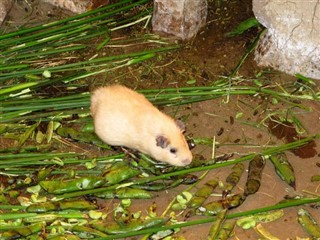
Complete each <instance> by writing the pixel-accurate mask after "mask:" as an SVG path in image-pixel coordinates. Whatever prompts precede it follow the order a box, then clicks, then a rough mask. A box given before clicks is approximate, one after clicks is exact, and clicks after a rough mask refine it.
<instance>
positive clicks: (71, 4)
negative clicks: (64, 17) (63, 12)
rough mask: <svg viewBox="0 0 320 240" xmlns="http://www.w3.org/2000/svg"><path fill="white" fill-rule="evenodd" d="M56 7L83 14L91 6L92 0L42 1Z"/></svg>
mask: <svg viewBox="0 0 320 240" xmlns="http://www.w3.org/2000/svg"><path fill="white" fill-rule="evenodd" d="M43 1H44V2H48V3H50V4H52V5H55V6H57V7H61V8H64V9H68V10H70V11H71V12H74V13H83V12H86V11H88V9H90V8H91V6H92V0H43Z"/></svg>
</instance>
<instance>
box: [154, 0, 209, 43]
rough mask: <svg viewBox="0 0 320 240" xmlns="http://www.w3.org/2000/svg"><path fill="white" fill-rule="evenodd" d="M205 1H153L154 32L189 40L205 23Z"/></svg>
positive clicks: (206, 6)
mask: <svg viewBox="0 0 320 240" xmlns="http://www.w3.org/2000/svg"><path fill="white" fill-rule="evenodd" d="M207 8H208V5H207V0H179V1H176V0H154V12H153V18H152V27H153V30H154V31H158V32H165V33H168V34H172V35H174V36H176V37H178V38H181V39H189V38H191V37H193V36H194V35H196V34H197V32H198V31H199V29H200V28H201V27H202V26H203V25H204V24H205V23H206V18H207Z"/></svg>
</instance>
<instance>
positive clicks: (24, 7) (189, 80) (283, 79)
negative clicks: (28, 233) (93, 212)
mask: <svg viewBox="0 0 320 240" xmlns="http://www.w3.org/2000/svg"><path fill="white" fill-rule="evenodd" d="M27 3H28V4H30V5H28V4H27ZM68 14H69V13H68V12H66V11H63V10H61V9H58V8H54V7H51V6H49V5H48V4H42V3H39V1H38V0H33V1H19V0H18V1H17V3H16V4H15V6H14V8H13V10H12V11H11V13H10V14H9V16H8V18H7V22H6V23H4V25H3V28H6V29H9V28H11V29H12V28H14V27H17V26H27V25H30V24H35V22H36V23H42V22H47V21H52V20H56V19H61V18H63V17H65V16H67V15H68ZM252 16H253V13H252V11H251V1H247V0H244V1H209V15H208V21H207V24H206V26H205V27H204V28H203V29H202V30H201V31H200V32H199V34H198V35H197V36H196V37H195V38H193V39H191V40H190V41H188V42H186V43H184V47H183V48H182V49H180V50H178V51H174V52H171V53H168V54H166V55H163V58H162V59H161V60H159V61H155V62H152V65H151V64H148V63H143V64H141V65H139V66H138V67H137V68H132V67H130V68H129V69H121V70H119V71H117V72H112V73H109V74H108V75H104V76H98V77H94V78H91V79H87V82H88V88H89V89H93V88H95V87H96V86H100V85H104V84H109V83H113V82H120V83H123V84H125V85H127V86H130V87H133V88H136V89H149V88H151V89H153V88H165V87H182V86H207V85H210V84H211V83H213V82H214V81H216V80H217V79H219V78H221V77H223V76H228V75H229V74H230V73H231V72H232V71H233V69H234V68H235V67H236V65H237V64H238V62H239V61H240V59H241V57H242V56H243V54H244V53H245V50H246V48H247V47H248V45H249V44H250V42H252V41H253V39H254V38H255V37H256V35H257V29H254V30H250V31H248V32H245V33H244V34H242V35H241V36H237V37H232V38H228V37H226V36H225V34H226V33H227V32H229V31H230V30H232V29H233V28H234V27H235V26H236V25H237V24H238V23H240V22H241V21H243V20H246V19H248V18H249V17H252ZM131 31H135V29H133V30H132V29H131ZM137 31H139V29H137ZM122 34H125V33H122ZM236 76H237V77H239V78H240V77H241V78H242V79H244V81H243V84H249V85H250V84H252V80H251V79H256V78H257V76H259V81H261V82H263V84H265V85H268V84H270V85H277V84H278V85H291V84H293V83H294V82H295V81H297V79H296V78H295V77H292V76H288V75H286V74H283V73H280V72H277V71H274V70H272V69H263V68H260V67H258V66H257V65H256V63H255V62H254V60H253V55H250V56H249V58H248V59H246V61H245V63H244V64H243V65H242V66H241V68H240V70H239V72H238V73H237V75H236ZM319 86H320V84H319V82H317V85H316V86H313V87H314V90H315V91H319ZM271 101H272V98H271V97H268V96H265V97H262V96H260V95H257V96H245V95H242V96H230V98H229V97H227V96H225V97H221V98H217V99H215V100H210V101H204V102H199V103H195V104H190V105H184V106H179V107H165V108H164V111H165V112H167V113H168V114H169V115H171V116H175V117H176V118H182V119H184V121H185V122H186V124H187V133H186V134H187V135H188V136H189V137H193V138H209V139H213V137H215V140H216V142H217V146H218V147H217V148H216V149H215V156H221V155H224V154H233V158H237V157H240V156H243V155H246V154H249V153H251V152H260V151H261V150H262V149H263V148H265V147H267V146H270V145H277V144H278V145H279V144H283V143H284V142H283V141H282V140H279V139H277V138H276V137H275V136H273V135H272V134H270V131H269V129H268V127H267V123H268V119H269V116H270V114H275V115H276V116H278V117H280V118H283V119H285V118H286V116H290V114H288V111H289V110H290V111H292V112H293V113H294V114H295V116H296V117H297V118H298V119H299V120H300V121H301V123H302V124H303V127H304V128H305V130H306V131H305V133H303V136H311V135H314V134H317V133H320V124H319V121H320V104H319V102H316V101H302V102H300V104H301V105H303V106H304V108H298V107H293V106H292V105H291V104H288V103H286V102H284V101H279V102H278V103H276V104H272V102H271ZM75 144H76V143H75ZM81 148H86V146H81ZM315 149H316V154H312V155H314V156H312V157H307V158H301V157H298V156H296V155H295V154H294V153H292V152H286V156H287V158H288V159H289V160H290V162H291V164H292V165H293V168H294V170H295V176H296V189H293V188H292V187H290V186H288V185H287V184H286V183H284V182H283V181H282V180H281V179H280V178H279V177H278V176H277V175H276V173H275V171H274V167H273V166H272V164H271V163H270V162H269V161H267V163H266V167H265V169H264V171H263V175H262V185H261V188H260V190H259V191H258V192H257V193H256V194H254V195H252V196H249V197H248V198H247V199H246V201H245V202H244V203H243V204H242V205H241V206H240V207H237V208H235V209H233V210H231V213H236V212H241V211H246V210H250V209H255V208H261V207H264V206H269V205H273V204H276V203H277V202H279V201H280V200H282V199H283V198H284V196H286V195H290V196H295V195H307V196H312V195H318V188H319V183H318V182H313V183H312V182H311V181H310V178H311V176H313V175H316V174H319V173H320V169H319V167H318V166H317V164H318V163H319V162H320V161H319V157H320V141H318V140H317V141H316V147H315ZM86 151H88V152H89V153H92V154H96V153H97V152H99V149H98V148H96V147H92V146H87V149H86ZM192 151H193V153H194V155H195V156H196V158H202V159H205V160H209V159H211V157H212V146H209V145H198V146H196V147H195V148H194V149H193V150H192ZM245 167H246V169H247V168H248V162H245ZM230 168H231V167H224V168H220V169H215V170H211V171H210V172H209V173H208V174H207V175H206V177H205V179H203V180H202V184H203V183H204V182H206V181H207V180H209V179H212V178H218V179H219V180H221V181H222V182H223V181H224V180H225V178H226V176H227V175H228V174H229V173H230ZM198 175H200V173H198ZM245 181H246V173H245V174H244V176H243V177H242V178H241V180H240V183H239V184H238V186H237V187H236V189H235V190H234V193H243V191H244V186H245ZM202 184H199V186H201V185H202ZM199 186H196V187H195V189H193V190H192V191H191V192H194V191H195V190H196V189H198V188H199ZM186 188H188V186H185V185H180V186H179V187H177V188H174V189H170V190H166V191H160V192H156V193H155V198H154V199H152V200H135V201H134V203H133V209H135V210H142V211H144V210H145V209H146V207H148V206H151V205H152V204H153V203H155V204H156V206H157V213H158V214H161V213H162V212H163V211H164V210H165V209H166V207H167V206H168V204H169V203H170V202H171V201H172V200H173V199H174V198H175V196H176V195H177V194H180V193H181V191H183V190H185V189H186ZM216 192H217V193H219V191H216ZM213 199H217V197H215V196H212V197H211V200H213ZM116 202H118V200H113V201H111V202H109V201H108V202H106V203H105V204H106V206H109V208H110V210H111V209H112V206H113V203H116ZM299 208H300V207H294V208H288V209H285V210H284V212H285V215H284V216H283V217H282V218H281V219H279V220H277V221H274V222H271V223H265V224H263V226H264V227H265V228H266V229H267V230H268V231H270V232H271V233H272V234H273V235H275V236H276V237H278V238H279V239H296V237H300V238H306V237H307V234H306V233H305V232H304V230H303V228H302V227H301V226H300V225H299V224H298V222H297V211H298V209H299ZM303 208H305V209H307V210H309V211H310V212H311V213H312V214H313V216H314V217H315V219H316V220H318V221H319V222H320V213H319V210H318V209H317V208H314V207H311V206H303ZM198 218H199V219H200V217H192V218H191V219H189V220H194V219H198ZM209 229H210V224H202V225H197V226H193V227H187V228H183V229H181V231H180V232H179V233H177V236H183V237H184V238H185V239H187V240H193V239H200V240H202V239H206V238H207V235H208V231H209ZM258 238H259V236H258V235H257V233H256V232H255V231H254V230H253V229H250V230H243V229H242V228H240V227H236V228H235V231H234V236H233V237H232V238H231V239H258ZM132 239H139V237H135V238H132Z"/></svg>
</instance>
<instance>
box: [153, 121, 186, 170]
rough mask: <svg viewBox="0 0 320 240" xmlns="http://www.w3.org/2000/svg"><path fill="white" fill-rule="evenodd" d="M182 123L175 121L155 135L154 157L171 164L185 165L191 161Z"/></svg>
mask: <svg viewBox="0 0 320 240" xmlns="http://www.w3.org/2000/svg"><path fill="white" fill-rule="evenodd" d="M184 131H185V127H184V124H183V123H182V122H180V121H176V122H175V123H174V126H173V127H171V128H166V129H164V130H163V132H161V133H160V134H157V136H155V140H154V146H153V147H152V149H153V151H152V155H153V157H154V158H155V159H157V160H159V161H162V162H166V163H169V164H171V165H173V166H187V165H189V164H190V163H191V161H192V153H191V151H190V149H189V146H188V144H187V141H186V139H185V137H184V135H183V132H184Z"/></svg>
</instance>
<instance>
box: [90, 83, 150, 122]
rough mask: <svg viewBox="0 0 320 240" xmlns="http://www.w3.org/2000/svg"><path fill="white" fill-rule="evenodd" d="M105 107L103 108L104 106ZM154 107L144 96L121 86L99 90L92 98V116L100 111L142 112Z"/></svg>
mask: <svg viewBox="0 0 320 240" xmlns="http://www.w3.org/2000/svg"><path fill="white" fill-rule="evenodd" d="M102 105H103V106H102ZM146 107H147V108H150V107H153V105H152V104H151V103H150V102H149V101H148V100H147V99H146V98H145V97H144V96H143V95H142V94H139V93H137V92H135V91H133V90H131V89H129V88H126V87H124V86H121V85H111V86H107V87H101V88H98V89H97V90H95V91H94V92H93V95H92V96H91V107H90V108H91V114H92V115H93V116H94V115H95V114H96V113H97V111H98V109H100V108H103V109H105V110H106V109H108V111H118V110H119V109H121V110H126V111H132V110H139V109H140V110H141V111H143V108H146Z"/></svg>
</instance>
